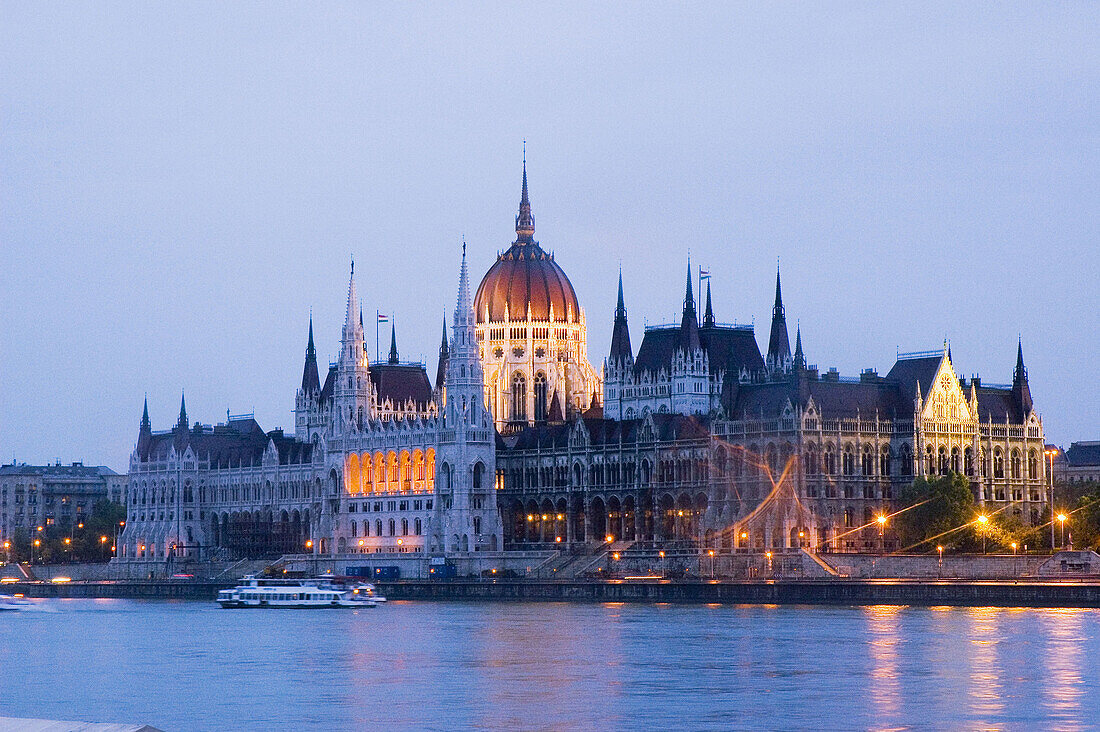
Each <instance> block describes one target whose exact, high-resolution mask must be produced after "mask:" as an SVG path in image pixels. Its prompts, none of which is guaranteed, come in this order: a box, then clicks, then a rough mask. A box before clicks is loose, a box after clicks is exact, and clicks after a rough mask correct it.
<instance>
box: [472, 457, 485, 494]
mask: <svg viewBox="0 0 1100 732" xmlns="http://www.w3.org/2000/svg"><path fill="white" fill-rule="evenodd" d="M484 477H485V464H484V463H481V462H478V463H476V464H475V465H474V490H475V491H479V490H481V484H482V483H483V482H484Z"/></svg>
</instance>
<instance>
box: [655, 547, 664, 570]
mask: <svg viewBox="0 0 1100 732" xmlns="http://www.w3.org/2000/svg"><path fill="white" fill-rule="evenodd" d="M657 556H659V557H660V558H661V576H662V577H664V576H665V550H664V549H662V550H661V551H659V552H657Z"/></svg>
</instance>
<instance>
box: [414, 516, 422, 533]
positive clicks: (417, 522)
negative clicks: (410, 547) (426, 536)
mask: <svg viewBox="0 0 1100 732" xmlns="http://www.w3.org/2000/svg"><path fill="white" fill-rule="evenodd" d="M423 530H424V529H423V524H421V523H420V519H416V520H415V521H413V533H414V534H416V535H417V536H420V534H421V533H423Z"/></svg>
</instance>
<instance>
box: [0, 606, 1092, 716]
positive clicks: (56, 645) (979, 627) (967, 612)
mask: <svg viewBox="0 0 1100 732" xmlns="http://www.w3.org/2000/svg"><path fill="white" fill-rule="evenodd" d="M34 602H35V609H34V610H28V611H24V612H18V613H12V612H8V613H2V614H0V715H7V716H20V717H48V718H54V719H79V720H85V721H96V722H130V723H144V724H151V725H153V726H155V727H159V728H161V729H163V730H168V731H175V730H243V729H249V730H312V729H317V730H320V729H339V730H351V729H366V728H368V727H372V726H377V725H381V729H384V730H389V729H438V730H456V729H502V728H509V729H525V730H526V729H547V730H565V729H577V730H601V731H602V730H621V729H638V728H644V729H691V730H697V729H698V730H702V729H715V730H719V729H883V728H907V727H908V728H920V729H929V728H933V729H979V728H980V729H1034V728H1038V727H1043V728H1057V729H1063V730H1072V729H1086V728H1091V727H1094V726H1095V725H1096V724H1097V723H1098V722H1100V694H1098V693H1097V692H1098V681H1097V680H1098V679H1100V673H1098V672H1100V632H1098V631H1100V611H1096V610H1024V609H997V608H909V607H887V606H876V607H796V606H791V607H775V606H736V605H726V606H702V605H698V606H684V605H644V604H627V605H623V604H602V605H601V604H568V603H515V604H507V603H495V604H487V603H486V604H482V603H443V602H439V603H412V602H400V603H398V602H391V603H388V604H387V605H385V606H382V607H379V608H377V609H374V610H366V609H364V610H324V611H321V610H267V611H252V612H249V611H243V610H242V611H229V610H221V609H220V608H218V607H217V606H216V605H214V604H213V603H200V602H152V601H145V602H142V601H129V600H36V601H34Z"/></svg>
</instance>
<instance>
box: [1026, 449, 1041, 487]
mask: <svg viewBox="0 0 1100 732" xmlns="http://www.w3.org/2000/svg"><path fill="white" fill-rule="evenodd" d="M1027 477H1028V478H1030V479H1031V480H1035V479H1036V478H1038V477H1039V461H1038V459H1037V458H1036V456H1035V450H1028V452H1027Z"/></svg>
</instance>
